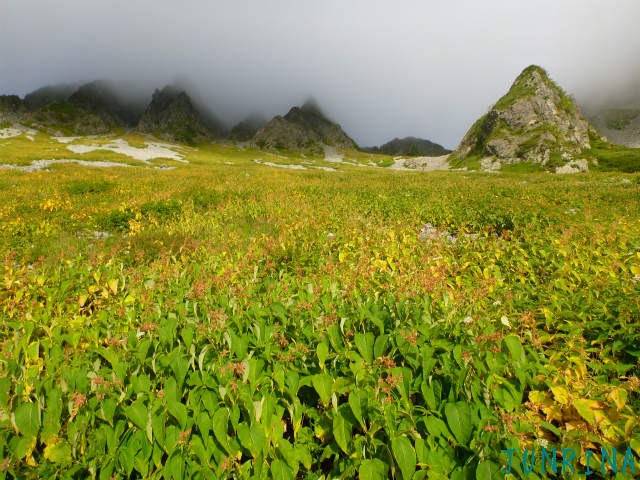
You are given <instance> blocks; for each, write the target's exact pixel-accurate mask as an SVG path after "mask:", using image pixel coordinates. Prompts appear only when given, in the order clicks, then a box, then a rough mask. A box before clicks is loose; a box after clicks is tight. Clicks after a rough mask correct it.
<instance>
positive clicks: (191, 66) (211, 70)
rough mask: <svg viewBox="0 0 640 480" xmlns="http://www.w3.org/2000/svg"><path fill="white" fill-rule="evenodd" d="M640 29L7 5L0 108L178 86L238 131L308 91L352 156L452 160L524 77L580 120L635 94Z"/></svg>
mask: <svg viewBox="0 0 640 480" xmlns="http://www.w3.org/2000/svg"><path fill="white" fill-rule="evenodd" d="M34 12H46V14H44V13H43V14H34ZM638 18H640V2H638V1H637V0H617V1H616V2H614V3H611V2H606V1H604V0H584V1H581V2H580V3H579V5H578V4H576V3H575V2H568V1H560V2H558V1H557V0H540V1H536V2H505V1H503V0H487V1H485V2H474V1H471V0H454V1H451V2H436V3H433V2H416V1H413V0H398V1H396V2H385V1H381V0H352V1H349V2H343V1H340V0H326V1H323V2H300V1H296V0H277V1H276V3H275V4H273V3H272V2H263V1H258V0H242V1H238V2H203V1H194V2H190V3H189V4H188V5H186V4H180V3H177V2H172V1H168V0H159V1H153V2H152V1H151V0H139V1H136V2H130V1H125V0H113V1H110V2H84V1H80V0H66V1H65V2H57V3H55V5H54V4H52V3H51V2H45V1H44V0H29V1H24V0H3V1H2V2H1V6H0V42H2V45H6V46H7V48H6V49H5V50H4V51H3V54H2V58H1V59H0V94H17V95H19V96H24V95H25V94H27V93H28V92H31V91H33V90H35V89H36V88H38V87H41V86H42V85H57V84H72V83H74V82H80V83H88V82H90V81H93V80H94V79H96V78H104V79H110V80H112V81H114V82H116V83H122V82H129V83H131V84H132V85H140V86H142V87H143V88H142V90H143V91H145V92H147V103H148V101H150V97H151V94H152V93H153V91H154V90H155V89H156V88H161V87H162V86H164V85H171V84H173V85H176V84H178V85H181V86H182V83H181V82H182V80H183V79H185V78H186V79H190V80H189V82H190V85H189V86H188V88H184V86H183V89H184V90H185V91H187V92H189V95H190V97H191V98H192V100H193V102H194V103H195V104H198V105H201V104H202V105H208V106H211V110H212V112H214V113H215V115H216V116H217V117H219V118H221V119H225V122H226V123H228V125H227V127H228V128H231V127H232V126H234V125H235V124H237V123H238V122H240V121H241V120H243V119H245V118H246V117H247V116H248V115H251V114H253V113H257V114H260V115H262V116H263V117H265V118H267V119H270V118H273V116H275V115H277V114H279V113H281V112H283V111H285V112H286V111H287V110H286V109H287V108H289V107H290V106H291V105H299V104H300V102H301V99H304V98H305V96H306V95H308V94H309V93H310V92H311V93H313V95H315V96H316V97H317V98H318V100H319V101H320V103H321V105H322V106H323V108H324V109H325V110H326V111H327V112H330V113H331V115H332V116H333V117H335V118H336V119H339V122H340V124H341V125H342V127H343V128H344V130H345V131H347V132H349V135H350V136H351V137H352V138H353V139H354V140H355V141H356V142H357V143H358V144H360V145H381V144H382V143H384V142H386V141H388V140H389V139H391V138H395V137H399V138H402V137H405V136H415V137H418V138H424V137H426V138H429V139H430V140H432V141H435V142H437V143H439V144H441V145H443V146H445V147H447V148H453V147H455V146H456V145H457V143H458V141H459V140H460V138H461V137H462V136H463V135H464V133H465V131H466V130H467V128H468V127H469V125H471V124H472V123H473V121H474V119H475V118H477V117H478V116H480V115H482V114H483V113H484V112H486V110H487V108H489V107H490V106H491V104H492V102H493V101H494V100H495V99H496V98H498V97H499V96H500V95H501V94H502V92H504V91H506V90H507V89H508V87H509V83H510V79H512V78H514V77H515V76H516V75H517V74H518V73H519V72H520V71H522V69H523V68H524V67H525V66H526V65H529V64H531V63H535V64H538V65H544V67H545V68H546V69H547V70H548V71H549V72H550V74H551V76H552V78H553V79H554V80H555V81H557V82H558V83H559V84H561V85H562V86H563V87H564V88H565V89H566V90H567V91H568V92H569V93H571V94H573V95H574V96H575V97H576V99H577V101H578V104H579V105H581V106H583V105H585V104H586V103H587V100H592V99H594V100H596V99H597V100H599V98H600V97H601V96H603V92H615V91H625V92H626V90H627V89H631V88H632V87H633V85H634V84H635V85H636V86H637V85H638V80H639V79H640V75H639V73H640V64H639V63H638V62H637V52H638V48H637V45H638V42H637V37H638V35H637V19H638ZM192 87H193V88H192ZM623 96H626V94H625V95H623ZM623 106H624V105H623Z"/></svg>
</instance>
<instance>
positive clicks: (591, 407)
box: [573, 399, 602, 427]
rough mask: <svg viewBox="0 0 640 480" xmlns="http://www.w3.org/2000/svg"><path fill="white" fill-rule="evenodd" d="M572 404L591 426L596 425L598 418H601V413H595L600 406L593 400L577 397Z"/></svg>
mask: <svg viewBox="0 0 640 480" xmlns="http://www.w3.org/2000/svg"><path fill="white" fill-rule="evenodd" d="M573 406H574V407H575V409H576V410H577V411H578V413H579V414H580V416H581V417H582V418H584V419H585V420H586V421H587V423H588V424H589V425H591V426H592V427H595V426H597V425H598V420H599V419H600V420H601V419H602V415H596V412H597V411H598V410H599V408H600V404H599V403H598V402H596V401H595V400H586V399H578V400H576V401H575V402H573ZM598 413H601V412H598Z"/></svg>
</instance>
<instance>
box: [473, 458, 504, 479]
mask: <svg viewBox="0 0 640 480" xmlns="http://www.w3.org/2000/svg"><path fill="white" fill-rule="evenodd" d="M501 470H502V467H500V465H498V464H497V463H494V462H490V461H488V460H485V461H482V462H480V463H479V464H478V468H477V469H476V480H493V479H495V478H504V475H503V473H502V471H501Z"/></svg>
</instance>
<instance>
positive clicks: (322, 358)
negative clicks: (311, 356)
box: [316, 342, 329, 370]
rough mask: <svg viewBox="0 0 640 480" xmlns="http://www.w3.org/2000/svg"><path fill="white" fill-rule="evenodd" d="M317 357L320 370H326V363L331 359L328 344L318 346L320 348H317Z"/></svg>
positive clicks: (321, 343) (322, 343)
mask: <svg viewBox="0 0 640 480" xmlns="http://www.w3.org/2000/svg"><path fill="white" fill-rule="evenodd" d="M316 355H318V364H319V365H320V368H321V369H323V370H324V362H326V361H327V358H328V357H329V347H328V346H327V344H326V343H324V342H320V343H319V344H318V348H316Z"/></svg>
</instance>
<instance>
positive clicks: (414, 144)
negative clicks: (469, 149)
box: [362, 137, 451, 157]
mask: <svg viewBox="0 0 640 480" xmlns="http://www.w3.org/2000/svg"><path fill="white" fill-rule="evenodd" d="M362 150H363V151H365V152H372V153H382V154H385V155H401V156H406V157H440V156H442V155H447V154H449V153H451V150H447V149H446V148H444V147H443V146H442V145H438V144H437V143H433V142H430V141H429V140H425V139H422V138H416V137H405V138H394V139H393V140H391V141H390V142H387V143H385V144H384V145H382V146H380V147H368V148H363V149H362Z"/></svg>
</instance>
